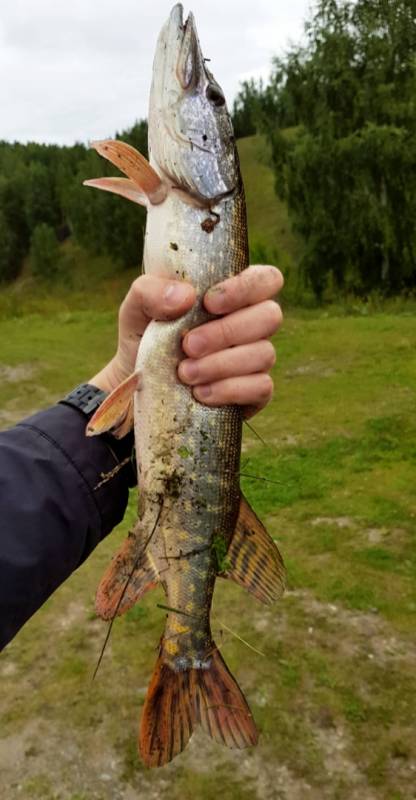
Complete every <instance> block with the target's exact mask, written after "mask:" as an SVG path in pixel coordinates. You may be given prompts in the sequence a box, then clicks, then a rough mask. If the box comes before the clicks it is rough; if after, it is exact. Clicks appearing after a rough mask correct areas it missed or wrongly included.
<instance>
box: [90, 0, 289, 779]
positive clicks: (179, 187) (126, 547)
mask: <svg viewBox="0 0 416 800" xmlns="http://www.w3.org/2000/svg"><path fill="white" fill-rule="evenodd" d="M94 146H95V148H96V150H97V151H98V152H99V153H100V154H101V155H103V156H104V157H106V158H107V159H109V160H110V161H111V162H112V163H113V164H116V165H117V166H118V167H119V168H120V170H121V171H122V172H124V174H125V175H126V176H127V178H101V179H95V180H91V181H86V183H87V184H88V185H91V186H94V187H97V188H100V189H104V190H105V191H112V192H115V193H116V194H119V195H121V196H124V197H126V198H127V199H129V200H133V202H137V203H140V204H142V205H145V206H146V208H147V212H148V213H147V224H146V234H145V246H144V268H145V272H146V274H150V275H152V274H153V275H158V276H164V277H166V278H170V279H176V280H186V281H189V282H190V283H192V284H193V286H194V287H195V290H196V302H195V303H194V305H193V307H192V309H191V310H190V311H188V313H187V314H185V315H184V316H183V317H181V318H180V319H178V320H175V321H173V322H165V321H163V322H162V321H152V322H151V323H150V324H149V325H148V326H147V328H146V331H145V333H144V335H143V337H142V339H141V342H140V347H139V351H138V356H137V362H136V368H135V372H134V373H133V375H132V376H130V377H129V378H127V379H126V381H124V382H123V384H121V385H120V386H119V387H117V389H116V390H115V391H114V392H113V393H112V395H110V396H109V397H108V398H107V399H106V400H105V401H104V403H103V404H102V406H101V407H100V409H99V410H98V411H97V412H96V414H95V415H94V417H93V419H92V420H91V421H90V423H89V426H88V430H87V432H88V434H89V435H96V434H99V433H102V432H103V431H108V430H111V431H112V433H113V435H115V436H123V435H125V433H126V432H127V431H128V430H129V429H130V427H131V426H132V425H133V424H134V430H135V442H136V457H137V465H138V484H139V518H138V520H137V523H136V525H135V527H134V529H133V530H132V531H131V532H130V533H129V536H128V537H127V539H126V541H125V542H124V543H123V545H122V547H121V548H120V550H119V551H118V552H117V553H116V554H115V556H114V558H113V560H112V562H111V564H110V566H109V568H108V569H107V571H106V573H105V574H104V576H103V578H102V580H101V583H100V586H99V588H98V591H97V598H96V608H97V612H98V614H99V615H100V616H101V617H103V618H104V619H110V620H113V619H114V617H115V616H116V615H117V614H122V613H124V612H125V611H126V610H127V609H128V608H131V607H132V606H133V605H134V604H135V603H137V602H139V601H140V599H141V598H142V597H143V595H144V594H145V593H146V592H148V591H150V590H151V589H152V588H153V587H155V586H156V585H158V584H160V585H161V586H162V588H163V590H164V593H165V596H166V604H164V605H165V608H166V610H167V616H166V624H165V631H164V635H163V637H162V639H161V643H160V648H159V655H158V659H157V662H156V666H155V669H154V672H153V675H152V679H151V682H150V685H149V689H148V693H147V696H146V701H145V705H144V708H143V713H142V720H141V727H140V734H139V749H140V753H141V755H142V758H143V760H144V762H145V763H146V764H147V765H148V766H152V767H155V766H161V765H162V764H165V763H167V762H168V761H170V760H171V759H172V758H174V757H175V756H176V755H178V754H179V753H180V752H181V751H182V750H183V749H184V747H185V746H186V744H187V742H188V740H189V738H190V736H191V735H192V731H193V729H194V728H195V727H196V726H197V725H201V726H202V727H203V728H204V730H205V731H206V732H207V733H208V734H209V735H210V736H211V737H212V738H213V739H215V740H216V741H218V742H221V743H222V744H225V745H227V746H228V747H237V748H242V747H248V746H250V745H253V744H255V743H256V742H257V737H258V733H257V729H256V726H255V723H254V720H253V717H252V714H251V711H250V709H249V706H248V704H247V701H246V700H245V698H244V695H243V694H242V692H241V690H240V688H239V686H238V684H237V683H236V681H235V679H234V678H233V676H232V675H231V674H230V672H229V670H228V669H227V667H226V664H225V662H224V660H223V658H222V656H221V654H220V652H219V650H218V649H217V647H216V645H215V642H214V641H213V639H212V635H211V629H210V611H211V602H212V595H213V591H214V586H215V581H216V579H217V577H218V576H219V575H220V576H221V577H224V578H229V579H231V580H234V581H235V582H237V583H239V584H240V585H241V586H243V587H244V588H245V589H247V590H248V591H249V592H251V593H252V594H253V595H254V596H255V597H256V598H257V599H258V600H261V601H262V602H265V603H271V602H273V601H274V600H275V599H277V598H278V597H279V596H280V595H281V593H282V591H283V586H284V567H283V562H282V559H281V556H280V553H279V551H278V550H277V547H276V545H275V544H274V542H273V541H272V539H271V538H270V536H269V535H268V533H267V532H266V530H265V528H264V526H263V525H262V523H261V522H260V520H259V519H258V517H257V516H256V515H255V513H254V511H253V510H252V509H251V508H250V506H249V505H248V503H247V501H246V500H245V498H244V497H243V495H242V493H241V490H240V486H239V464H240V451H241V434H242V416H241V411H240V409H239V408H238V407H237V406H226V407H221V408H209V407H207V406H204V405H202V404H200V403H198V402H197V401H196V400H195V398H194V397H193V394H192V391H191V389H190V388H189V387H187V386H185V385H183V384H181V383H180V382H179V380H178V377H177V368H178V364H179V363H180V361H181V359H183V358H184V353H183V350H182V339H183V336H184V335H185V333H186V332H187V331H189V330H191V329H192V328H195V327H198V326H200V325H201V324H203V323H204V322H207V321H208V320H209V319H210V315H209V314H208V313H207V311H206V310H205V308H204V304H203V298H204V295H205V293H206V291H207V290H208V289H210V288H211V287H213V286H215V285H216V284H218V283H221V281H224V280H225V279H226V278H228V277H231V276H235V275H238V274H239V273H241V272H242V271H243V270H244V269H245V268H246V267H247V265H248V245H247V221H246V209H245V201H244V190H243V184H242V180H241V175H240V169H239V162H238V154H237V149H236V145H235V141H234V136H233V132H232V126H231V121H230V117H229V114H228V111H227V108H226V105H225V100H224V97H223V95H222V90H221V89H220V87H219V85H218V84H217V83H216V81H215V79H214V77H213V76H212V74H211V73H210V72H209V71H208V69H207V67H206V63H205V60H204V58H203V56H202V52H201V49H200V45H199V41H198V37H197V33H196V27H195V22H194V19H193V16H192V14H190V15H189V17H188V19H187V20H186V21H185V22H184V21H183V10H182V6H181V5H180V4H178V5H176V6H175V7H174V8H173V9H172V12H171V15H170V17H169V19H168V21H167V23H166V24H165V26H164V27H163V29H162V32H161V34H160V37H159V40H158V44H157V47H156V55H155V61H154V65H153V81H152V88H151V93H150V108H149V153H150V163H148V162H146V160H145V159H144V158H143V156H141V155H140V154H139V153H137V152H136V151H135V150H134V149H133V148H132V147H130V146H129V145H126V144H125V143H123V142H111V141H105V142H98V143H95V144H94ZM224 324H226V323H224ZM224 554H226V558H225V559H224V558H223V556H224Z"/></svg>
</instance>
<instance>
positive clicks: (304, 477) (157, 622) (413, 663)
mask: <svg viewBox="0 0 416 800" xmlns="http://www.w3.org/2000/svg"><path fill="white" fill-rule="evenodd" d="M58 308H59V305H58ZM114 316H115V315H114V312H110V311H106V310H101V311H100V310H97V309H90V310H87V309H84V310H83V309H82V308H78V310H76V311H73V312H70V311H68V310H65V309H62V308H60V310H59V311H58V312H52V311H49V313H48V314H47V315H46V314H45V313H44V314H32V315H25V316H17V317H16V316H9V317H8V318H6V319H4V320H3V321H1V322H0V342H1V357H0V360H1V365H0V374H1V377H2V381H1V383H0V408H1V410H2V411H1V414H2V417H1V418H0V422H1V424H2V426H3V427H5V426H6V425H8V424H10V423H12V422H13V421H14V420H17V419H19V418H20V417H21V416H23V415H24V414H26V413H30V412H31V411H32V410H36V409H38V408H39V407H40V406H45V405H47V404H48V403H50V402H53V401H54V400H55V399H57V398H58V397H59V396H60V395H61V394H62V393H63V392H66V391H67V390H68V388H69V387H71V386H72V385H75V384H76V383H77V382H79V381H81V380H85V379H88V377H89V376H90V375H92V374H93V373H94V371H95V370H96V369H97V367H98V366H100V365H101V364H102V363H103V362H104V360H105V359H106V358H107V357H109V356H110V355H111V354H112V344H113V335H114ZM86 337H88V342H89V344H88V350H86V347H85V341H86V340H87V339H86ZM276 344H277V349H278V361H277V365H276V368H275V378H276V395H275V399H274V401H273V403H272V404H271V405H270V406H269V408H268V409H267V410H266V411H264V412H263V413H262V414H261V415H260V416H259V418H258V419H256V421H255V423H254V424H255V426H256V429H257V430H258V431H259V433H260V434H261V435H263V437H264V438H265V439H266V441H267V446H263V445H261V443H260V442H259V441H258V439H256V438H255V437H254V436H253V435H252V433H251V432H250V431H248V430H247V431H246V436H245V443H244V456H243V459H244V462H245V467H244V471H245V472H247V473H250V474H254V475H257V476H259V477H263V478H268V479H270V480H272V481H275V482H276V483H267V482H264V481H260V480H255V479H249V478H243V488H244V491H245V493H246V495H247V497H248V498H249V500H250V502H251V503H252V505H253V506H254V508H255V509H256V510H257V512H258V513H259V515H260V516H261V517H262V519H263V520H264V521H265V523H266V524H267V527H268V529H269V531H270V533H271V534H272V535H273V537H275V538H276V539H277V541H278V543H279V546H280V548H281V550H282V553H283V554H284V557H285V561H286V564H287V568H288V591H287V593H286V595H285V598H284V599H283V600H282V601H281V602H280V603H279V604H277V605H276V606H274V607H272V608H270V609H268V608H264V607H262V606H261V605H260V604H258V603H257V602H256V601H254V600H253V599H251V598H250V597H248V596H247V595H246V594H245V593H244V592H243V590H241V589H239V588H238V587H235V586H231V585H228V584H226V583H225V582H223V581H219V585H218V587H217V589H216V595H215V606H214V620H213V629H214V632H215V637H216V639H217V641H218V642H221V645H222V652H223V655H224V657H225V659H226V661H227V663H228V665H229V667H230V669H231V670H232V672H233V673H234V674H235V675H236V677H237V678H238V680H239V682H240V684H241V686H242V688H243V690H244V691H245V693H246V695H247V697H248V699H249V702H250V704H251V706H252V710H253V713H254V715H255V718H256V720H257V723H258V725H259V727H260V730H261V739H260V743H259V746H258V747H257V748H255V749H252V750H248V751H245V752H233V751H226V750H225V749H223V748H221V747H220V746H217V745H215V744H213V743H212V742H211V741H209V740H208V739H207V738H206V737H205V736H203V735H202V734H197V735H196V736H195V737H194V739H193V740H192V742H191V745H190V747H189V748H188V749H187V751H186V752H185V754H184V755H183V756H181V757H179V758H178V759H176V760H175V762H174V763H173V764H171V765H170V766H168V767H166V768H164V769H162V770H160V771H153V772H151V771H148V770H146V769H144V768H143V766H142V765H141V764H140V761H139V760H138V758H137V755H136V731H137V726H138V718H139V714H140V710H141V707H142V704H143V700H144V695H145V691H146V686H147V683H148V680H149V677H150V674H151V671H152V668H153V664H154V660H155V657H156V648H157V644H158V641H159V637H160V635H161V632H162V629H163V617H164V612H163V611H162V610H160V609H158V608H157V607H156V603H157V602H160V600H161V597H160V595H159V594H158V593H151V594H150V595H149V596H148V597H147V598H146V600H145V601H144V602H143V603H142V604H141V605H139V606H137V607H136V608H135V609H134V611H132V612H130V613H129V614H128V615H127V616H126V617H125V618H122V619H120V620H119V621H117V623H116V625H115V626H114V631H113V635H112V639H111V643H110V645H109V647H108V650H107V652H106V655H105V658H104V662H103V664H102V666H101V669H100V673H99V675H98V677H97V679H96V681H95V682H94V683H92V682H91V676H92V673H93V670H94V666H95V663H96V660H97V656H98V653H99V650H100V647H101V644H102V640H103V637H104V635H105V629H106V628H105V625H104V624H103V623H101V622H100V621H98V620H97V619H96V618H95V616H94V610H93V602H94V592H95V588H96V585H97V583H98V580H99V578H100V575H101V574H102V572H103V569H104V567H105V565H106V564H107V563H108V561H109V559H110V556H111V554H112V553H113V551H114V550H115V548H116V546H117V543H118V542H119V541H120V540H121V539H122V538H123V537H124V535H125V533H126V531H127V529H128V527H129V525H131V523H132V520H133V519H134V506H135V497H134V494H133V495H132V499H131V504H130V506H129V509H128V512H127V515H126V518H125V520H124V522H123V524H122V525H121V526H120V528H119V529H118V530H117V531H116V532H115V533H114V534H113V535H112V536H111V537H110V538H108V539H107V541H105V542H103V543H102V544H101V545H100V547H99V548H98V549H97V550H96V551H95V553H94V554H93V555H92V557H91V558H90V559H89V560H88V563H86V564H85V565H84V566H83V567H82V568H81V569H80V570H79V571H78V572H77V573H76V574H74V575H73V576H72V578H71V579H70V580H69V581H68V582H67V583H66V584H65V585H64V586H63V587H62V588H61V589H60V590H59V591H58V592H57V593H56V594H55V596H54V597H53V598H51V599H50V600H49V601H48V603H47V604H46V605H45V607H44V608H43V609H42V610H41V611H40V612H39V613H38V614H37V615H36V616H35V617H34V618H33V619H32V620H31V621H30V622H29V623H28V624H27V625H26V626H25V628H24V629H23V630H22V631H21V632H20V634H19V635H18V637H17V638H16V639H15V640H14V641H13V642H12V643H11V645H10V646H9V647H8V648H7V649H6V650H5V651H4V653H3V654H2V655H1V656H0V676H1V694H0V796H1V797H2V798H4V800H20V799H22V798H23V799H24V800H25V798H28V799H29V798H30V799H31V798H39V800H118V799H119V798H120V800H121V799H123V800H134V799H135V798H146V799H147V798H150V799H151V800H153V799H154V800H159V798H160V800H168V798H169V800H194V798H198V800H199V799H200V800H216V798H217V797H218V795H220V796H221V797H222V798H223V800H274V799H275V798H276V799H277V800H300V799H301V798H302V800H303V798H310V799H311V800H321V798H324V800H325V799H326V798H328V799H329V798H330V799H331V800H412V799H413V798H415V797H416V744H415V718H416V640H415V633H414V632H415V621H416V532H415V515H416V497H415V477H416V469H415V462H416V444H415V443H416V438H415V433H416V423H415V415H414V407H415V385H416V361H415V355H414V354H415V348H416V325H415V322H414V317H413V316H411V315H410V314H409V315H406V314H398V315H396V316H394V315H388V314H382V313H380V314H374V315H368V316H345V315H344V316H337V315H335V314H332V313H331V312H328V311H326V312H325V313H323V312H320V311H315V312H302V313H297V314H296V313H294V312H293V313H291V314H290V315H288V317H287V319H286V322H285V325H284V328H283V330H282V332H281V334H279V336H278V340H277V342H276ZM222 622H224V623H226V624H227V626H228V627H230V628H232V629H233V630H234V631H235V632H236V633H237V634H238V635H239V636H241V637H243V638H244V639H245V640H246V641H247V642H248V643H250V644H251V645H253V646H254V647H256V648H257V649H258V650H260V651H261V652H262V653H263V655H257V654H255V653H253V651H252V650H250V649H248V648H247V647H246V646H245V645H244V644H242V643H241V642H240V641H238V640H237V639H235V638H234V637H233V636H231V635H230V634H229V633H228V632H226V631H225V630H223V629H222Z"/></svg>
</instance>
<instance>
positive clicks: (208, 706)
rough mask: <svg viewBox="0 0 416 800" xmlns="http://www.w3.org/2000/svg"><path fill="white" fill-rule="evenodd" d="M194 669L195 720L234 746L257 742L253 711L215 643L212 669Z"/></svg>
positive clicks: (225, 742)
mask: <svg viewBox="0 0 416 800" xmlns="http://www.w3.org/2000/svg"><path fill="white" fill-rule="evenodd" d="M192 672H193V673H194V680H195V684H196V702H195V705H196V721H197V722H200V724H201V725H202V727H203V729H204V730H205V731H206V732H207V733H208V734H209V735H210V736H211V737H212V739H215V741H216V742H220V743H222V744H225V745H226V746H227V747H232V748H234V747H237V748H243V747H250V746H252V745H255V744H257V740H258V732H257V728H256V725H255V722H254V719H253V715H252V713H251V711H250V708H249V706H248V704H247V701H246V699H245V697H244V695H243V693H242V691H241V689H240V687H239V685H238V683H237V682H236V680H235V679H234V678H233V676H232V675H231V672H230V671H229V669H228V667H227V665H226V663H225V661H224V659H223V658H222V656H221V653H220V651H219V650H217V648H216V647H215V645H214V646H213V651H212V654H211V665H210V667H209V669H198V670H192Z"/></svg>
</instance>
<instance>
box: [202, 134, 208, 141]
mask: <svg viewBox="0 0 416 800" xmlns="http://www.w3.org/2000/svg"><path fill="white" fill-rule="evenodd" d="M207 139H208V136H207V135H206V133H203V134H202V141H203V142H206V140H207Z"/></svg>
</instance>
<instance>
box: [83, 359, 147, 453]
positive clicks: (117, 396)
mask: <svg viewBox="0 0 416 800" xmlns="http://www.w3.org/2000/svg"><path fill="white" fill-rule="evenodd" d="M139 386H140V372H133V373H132V374H131V375H129V376H128V378H126V379H125V380H124V381H123V382H122V383H120V385H119V386H117V388H116V389H114V391H112V392H111V394H109V395H108V397H106V398H105V400H104V401H103V402H102V403H101V405H100V407H99V408H97V411H96V412H95V414H93V416H92V417H91V419H90V421H89V423H88V425H87V428H86V435H87V436H98V435H99V434H100V433H105V432H106V431H111V433H112V435H113V436H115V437H116V439H122V438H123V436H125V435H126V434H127V433H128V432H129V431H130V430H131V429H132V427H133V395H134V392H136V391H138V389H139Z"/></svg>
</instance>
